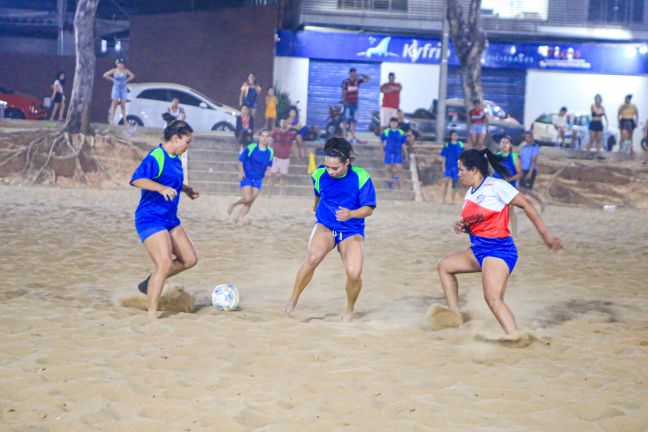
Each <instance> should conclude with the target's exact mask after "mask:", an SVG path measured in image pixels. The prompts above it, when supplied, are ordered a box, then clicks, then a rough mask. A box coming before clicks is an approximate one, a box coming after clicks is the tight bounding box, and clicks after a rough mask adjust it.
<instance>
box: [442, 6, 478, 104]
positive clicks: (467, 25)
mask: <svg viewBox="0 0 648 432" xmlns="http://www.w3.org/2000/svg"><path fill="white" fill-rule="evenodd" d="M447 1H448V24H449V27H450V39H451V40H452V46H453V47H454V51H455V54H456V55H457V58H459V62H460V73H461V79H462V82H463V90H464V104H465V106H466V112H468V111H469V110H470V109H472V106H473V100H475V99H479V100H480V101H483V100H484V90H483V88H482V84H481V55H482V53H483V52H484V49H486V47H487V46H488V40H487V39H486V33H484V31H483V30H482V27H481V20H480V19H479V11H480V9H481V0H470V9H469V11H468V22H466V21H465V20H464V16H463V8H462V7H461V5H460V4H459V0H447Z"/></svg>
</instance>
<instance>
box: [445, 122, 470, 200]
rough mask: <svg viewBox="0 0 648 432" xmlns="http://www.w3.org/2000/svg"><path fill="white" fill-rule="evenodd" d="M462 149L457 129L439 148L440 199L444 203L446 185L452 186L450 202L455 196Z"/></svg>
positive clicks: (446, 193) (446, 191)
mask: <svg viewBox="0 0 648 432" xmlns="http://www.w3.org/2000/svg"><path fill="white" fill-rule="evenodd" d="M463 151H464V144H463V143H462V142H461V141H459V134H458V133H457V131H454V130H453V131H451V132H450V140H449V141H448V142H447V143H445V144H444V146H443V148H442V149H441V158H442V164H443V168H444V171H443V198H442V199H441V201H442V202H443V204H445V203H446V196H447V195H448V186H451V188H452V204H454V203H455V199H456V197H457V183H458V182H459V155H460V154H461V153H462V152H463Z"/></svg>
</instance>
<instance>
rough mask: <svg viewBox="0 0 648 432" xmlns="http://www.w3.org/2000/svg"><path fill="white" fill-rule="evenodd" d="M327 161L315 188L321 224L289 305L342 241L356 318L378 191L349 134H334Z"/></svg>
mask: <svg viewBox="0 0 648 432" xmlns="http://www.w3.org/2000/svg"><path fill="white" fill-rule="evenodd" d="M324 154H325V158H324V165H321V166H320V167H319V168H317V169H316V170H315V172H314V173H313V175H312V179H313V184H314V188H315V204H314V207H313V210H315V219H316V222H315V226H314V227H313V231H312V233H311V236H310V240H309V242H308V252H307V255H306V261H304V263H303V264H302V266H301V267H300V268H299V271H298V272H297V277H296V279H295V284H294V286H293V291H292V295H291V297H290V300H289V301H288V303H287V304H286V305H285V306H284V308H283V309H284V311H285V312H288V313H290V312H292V311H293V309H295V306H296V305H297V301H298V300H299V296H300V295H301V293H302V291H304V288H306V285H308V283H309V282H310V280H311V279H312V278H313V273H314V272H315V269H316V268H317V266H318V265H319V264H320V263H321V262H322V260H324V258H325V257H326V255H328V253H329V252H330V251H331V250H332V249H333V248H334V247H336V246H337V249H338V251H339V252H340V255H341V256H342V261H343V262H344V269H345V271H346V293H347V306H346V311H345V314H344V318H345V319H347V320H350V319H351V318H352V316H353V308H354V306H355V302H356V300H357V299H358V295H359V294H360V289H361V288H362V279H361V275H362V264H363V260H364V258H363V251H362V247H363V246H362V245H363V239H364V228H365V218H366V217H369V216H371V214H372V213H373V211H374V208H375V207H376V191H375V189H374V186H373V183H372V181H371V177H370V176H369V173H368V172H367V171H365V170H363V169H362V168H358V167H356V166H353V165H351V161H352V157H351V155H352V154H353V149H352V148H351V144H349V142H348V141H347V140H345V139H344V138H337V137H334V138H331V139H329V140H328V141H326V144H325V145H324Z"/></svg>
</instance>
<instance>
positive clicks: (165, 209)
mask: <svg viewBox="0 0 648 432" xmlns="http://www.w3.org/2000/svg"><path fill="white" fill-rule="evenodd" d="M142 178H146V179H150V180H153V181H154V182H157V183H160V184H162V185H164V186H167V187H170V188H173V189H175V190H176V191H177V192H178V194H177V195H176V196H175V198H174V199H173V200H170V201H167V200H165V199H164V196H163V195H162V194H161V193H159V192H154V191H150V190H144V189H142V197H141V198H140V202H139V205H138V206H137V210H135V222H136V223H138V222H142V221H146V220H159V221H163V222H164V221H173V220H175V219H176V218H177V213H178V203H179V202H180V192H182V182H183V181H184V174H183V172H182V162H181V161H180V158H179V157H178V156H177V155H170V154H169V153H167V152H166V151H165V150H164V148H163V147H162V144H160V145H159V146H157V147H156V148H155V149H153V150H151V151H150V152H149V154H147V155H146V156H145V157H144V159H143V160H142V162H141V163H140V164H139V166H138V167H137V169H136V170H135V172H134V173H133V177H131V180H130V183H131V184H133V182H134V181H135V180H137V179H142Z"/></svg>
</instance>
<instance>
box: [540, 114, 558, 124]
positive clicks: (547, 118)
mask: <svg viewBox="0 0 648 432" xmlns="http://www.w3.org/2000/svg"><path fill="white" fill-rule="evenodd" d="M554 115H555V114H542V115H541V116H540V117H538V118H537V119H536V122H538V123H544V124H553V119H554Z"/></svg>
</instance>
